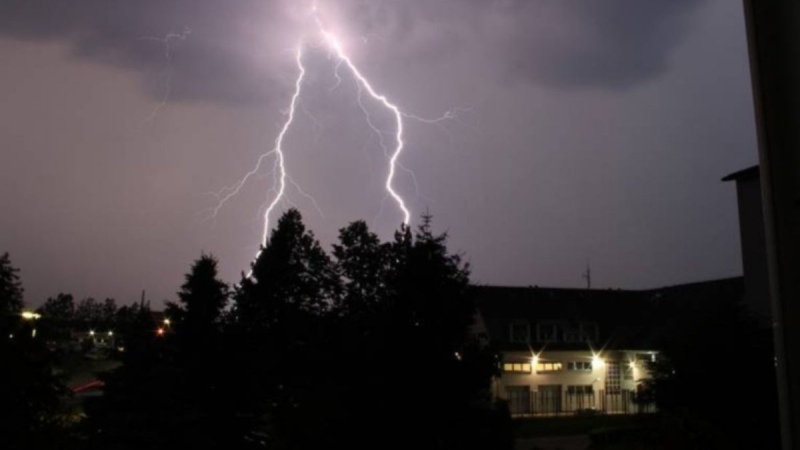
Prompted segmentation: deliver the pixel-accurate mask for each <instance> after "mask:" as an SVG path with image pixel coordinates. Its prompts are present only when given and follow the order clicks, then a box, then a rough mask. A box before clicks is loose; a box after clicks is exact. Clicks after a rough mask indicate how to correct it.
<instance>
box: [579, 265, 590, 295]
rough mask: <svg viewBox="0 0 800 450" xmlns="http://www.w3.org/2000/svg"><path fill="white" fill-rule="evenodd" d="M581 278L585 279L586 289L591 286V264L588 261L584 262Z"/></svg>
mask: <svg viewBox="0 0 800 450" xmlns="http://www.w3.org/2000/svg"><path fill="white" fill-rule="evenodd" d="M581 278H584V279H585V280H586V289H591V288H592V266H590V265H589V263H586V272H584V273H583V275H581Z"/></svg>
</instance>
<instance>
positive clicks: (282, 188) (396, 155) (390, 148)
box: [212, 6, 456, 277]
mask: <svg viewBox="0 0 800 450" xmlns="http://www.w3.org/2000/svg"><path fill="white" fill-rule="evenodd" d="M311 14H312V16H313V18H314V20H315V24H316V25H317V32H318V33H319V36H321V38H322V39H321V42H322V44H323V45H324V46H325V47H327V48H328V49H329V51H330V52H331V55H332V56H333V57H335V59H336V65H335V68H334V73H333V75H334V78H335V80H336V82H335V84H334V85H333V86H332V87H331V88H330V89H331V90H334V89H336V88H337V87H338V86H339V85H340V84H341V82H342V78H341V75H340V68H341V67H342V66H344V67H345V68H346V69H347V70H349V72H350V74H351V75H352V76H353V78H354V80H355V82H356V85H357V88H358V93H357V101H358V105H359V107H360V109H361V110H362V112H363V113H364V116H365V119H366V123H367V126H368V127H369V128H370V129H371V131H372V132H373V133H374V134H375V135H377V137H378V143H379V145H380V147H381V149H382V150H383V152H384V155H385V157H386V158H387V159H388V174H387V176H386V179H385V182H384V188H385V190H386V192H387V196H386V197H385V199H388V198H391V199H392V200H393V201H394V203H395V204H396V206H397V208H398V209H399V211H400V213H401V215H402V223H403V225H404V226H408V225H409V224H410V221H411V212H410V211H409V208H408V206H407V204H406V201H405V199H404V198H403V197H402V196H401V195H400V193H398V191H397V190H396V189H395V186H394V181H395V176H396V174H397V171H398V170H403V171H406V172H408V173H409V174H410V175H411V179H412V180H413V182H414V185H415V187H416V189H417V195H419V187H418V185H417V182H416V177H415V176H414V174H413V172H411V171H410V170H409V169H407V168H406V167H404V166H402V165H401V164H400V161H399V159H400V157H401V155H402V154H403V150H404V149H405V146H406V143H405V139H404V131H405V123H404V119H411V120H415V121H419V122H422V123H426V124H434V125H437V126H441V122H442V121H445V120H449V119H454V118H455V117H456V112H455V111H448V112H447V113H445V114H444V115H443V116H441V117H439V118H436V119H425V118H421V117H418V116H415V115H412V114H408V113H406V112H404V111H402V110H401V109H400V107H399V106H398V105H397V104H395V103H394V102H392V101H391V100H389V98H388V97H387V96H386V95H384V94H382V93H379V92H378V91H377V90H376V89H375V88H374V87H373V85H372V83H371V82H370V81H369V80H368V79H367V77H366V76H364V74H363V73H362V72H361V70H359V68H358V67H357V66H356V64H355V63H354V62H353V60H352V59H351V58H350V55H348V54H347V52H345V50H344V48H343V47H342V45H341V43H340V41H339V40H338V39H337V38H336V36H335V35H334V34H333V33H331V32H329V31H328V30H327V29H326V28H325V27H324V25H323V23H322V21H321V20H320V19H319V17H318V16H317V14H318V10H317V7H316V6H314V7H313V9H312V12H311ZM304 48H305V42H303V41H301V42H300V44H299V45H298V46H297V48H296V50H295V61H296V64H297V68H298V75H297V78H296V79H295V83H294V93H293V94H292V97H291V102H290V103H289V108H288V112H287V117H286V120H285V121H284V122H283V125H282V126H281V128H280V132H279V133H278V135H277V137H276V138H275V141H274V146H273V148H272V149H270V150H269V151H267V152H266V153H263V154H262V155H261V156H259V158H258V160H257V162H256V164H255V167H253V169H252V170H250V171H249V172H247V173H246V174H245V175H244V176H243V177H242V178H241V179H240V180H239V181H237V182H236V183H235V184H233V185H232V186H229V187H226V188H224V189H222V190H221V191H220V192H219V193H217V194H215V197H216V198H217V204H216V206H215V207H214V208H213V209H212V216H216V215H217V213H218V212H219V210H220V209H221V208H222V207H223V206H224V205H225V203H227V202H228V200H230V199H231V198H233V197H234V196H236V195H237V194H239V192H240V191H241V190H242V188H243V187H244V186H245V184H246V183H247V182H248V181H249V180H250V179H251V178H253V177H254V176H256V175H257V174H259V173H260V172H261V171H262V168H263V167H264V165H265V161H267V160H270V158H273V157H274V161H273V166H272V174H273V187H272V189H271V191H270V192H271V195H272V198H271V200H268V205H267V206H266V209H265V210H264V213H263V219H264V229H263V234H262V240H261V243H262V244H266V242H267V240H268V238H269V232H270V219H271V217H272V213H273V211H274V210H275V209H276V208H277V207H278V205H279V204H280V203H281V202H282V201H288V200H287V199H285V193H286V186H287V183H291V184H292V185H293V186H294V187H295V188H296V189H297V191H298V192H300V194H301V195H303V196H304V197H306V198H308V199H309V200H310V201H311V202H312V203H313V204H314V206H315V207H316V208H317V209H318V210H319V205H317V203H316V201H315V200H314V198H313V197H312V196H311V195H309V194H307V193H306V192H304V191H303V190H302V189H301V188H300V186H299V185H298V184H297V183H296V182H295V181H294V180H293V179H292V178H291V176H289V174H288V172H287V164H286V157H285V151H284V141H285V138H286V135H287V133H288V132H289V130H290V129H291V127H292V125H293V123H294V121H295V115H296V113H297V112H298V108H300V111H301V112H303V113H305V114H306V115H308V116H309V117H311V119H312V121H313V122H314V124H315V126H320V124H319V122H317V121H316V119H314V117H313V116H312V115H311V114H310V113H309V112H308V111H307V110H306V109H305V107H304V106H303V104H302V100H301V96H302V92H303V83H304V81H305V77H306V68H305V66H304V65H303V55H304V53H303V50H304ZM365 97H366V98H367V99H371V100H372V101H373V102H375V103H376V104H378V105H380V106H381V107H383V108H385V109H386V111H387V112H389V113H390V114H391V116H392V117H393V119H394V120H393V123H394V127H393V130H392V131H387V130H381V129H380V128H379V127H378V126H377V125H376V124H375V122H374V121H373V118H372V116H371V115H370V112H369V109H368V108H367V106H366V105H365V103H364V98H365ZM390 133H393V139H392V141H391V143H390V142H387V141H388V139H385V137H384V135H385V134H390ZM365 145H366V144H365ZM385 199H384V200H385ZM382 204H383V202H381V205H382ZM321 213H322V212H321V210H320V214H321ZM259 254H260V252H259ZM259 254H257V255H256V258H257V257H258V255H259ZM249 276H250V275H249V274H248V277H249Z"/></svg>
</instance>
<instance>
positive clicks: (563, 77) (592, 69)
mask: <svg viewBox="0 0 800 450" xmlns="http://www.w3.org/2000/svg"><path fill="white" fill-rule="evenodd" d="M700 3H702V0H671V1H668V2H667V1H663V0H605V1H603V2H593V1H580V2H578V1H570V2H565V1H561V0H537V1H529V0H497V1H494V2H489V1H486V0H442V1H436V2H431V1H427V0H384V1H375V0H340V1H333V0H331V1H328V2H320V10H321V13H320V14H321V16H322V17H324V19H325V20H326V22H327V23H326V25H328V24H329V25H328V26H331V27H333V28H334V29H336V30H337V31H338V32H339V33H340V34H341V35H343V36H344V39H345V40H346V41H347V42H348V43H350V44H351V45H354V46H359V45H361V46H364V47H365V48H367V49H368V51H369V56H368V58H369V60H370V64H373V65H375V66H386V65H392V64H398V61H400V64H402V61H407V60H409V59H416V60H422V61H426V60H430V61H439V62H441V61H447V60H449V59H454V60H455V59H460V58H461V59H463V58H469V59H470V60H473V61H475V63H476V64H477V63H480V64H487V63H489V64H494V65H496V66H499V67H501V70H499V71H497V73H496V76H497V77H498V82H508V81H524V82H529V83H534V84H537V85H543V86H548V87H555V88H602V89H624V88H627V87H631V86H635V85H637V84H639V83H642V82H646V81H648V80H650V79H652V78H654V77H657V76H658V75H659V74H661V73H663V72H664V71H665V70H667V69H668V66H669V58H670V51H671V49H672V48H673V47H674V46H675V45H676V43H678V42H679V41H680V39H681V38H682V36H684V35H685V33H686V32H687V30H688V29H689V28H690V27H691V25H692V12H693V11H694V10H696V9H697V7H698V5H699V4H700ZM310 5H311V3H310V2H298V1H288V0H239V1H236V2H223V1H220V0H137V1H135V2H132V1H128V0H82V1H80V2H64V1H59V0H6V1H4V2H2V4H0V36H5V37H10V38H16V39H30V40H57V41H61V42H64V43H66V44H67V45H69V46H70V48H71V50H72V52H73V54H74V56H75V57H76V58H83V59H86V60H90V61H95V62H98V63H102V64H110V65H113V66H117V67H122V68H125V69H129V70H133V71H136V72H137V73H139V74H141V77H142V78H141V79H142V86H143V89H145V90H146V92H147V93H148V94H149V95H150V96H152V97H153V98H161V97H163V96H164V95H165V92H166V91H165V90H166V86H165V80H166V77H167V76H171V77H172V80H173V83H172V86H171V92H170V98H171V99H172V100H173V101H181V100H187V101H212V102H222V103H235V104H243V103H245V104H246V103H253V102H255V103H258V102H261V101H263V100H264V99H267V98H270V97H272V96H273V95H276V92H277V90H278V89H280V90H281V91H282V90H283V88H284V86H283V84H281V83H284V84H285V82H286V81H285V79H284V78H285V77H284V75H285V73H286V72H287V71H289V70H292V69H293V68H292V60H291V57H290V55H291V53H290V49H291V48H292V47H293V46H294V45H295V43H296V42H297V40H298V39H299V38H300V37H301V36H303V35H307V34H308V31H309V30H310V29H311V28H310V25H312V24H313V23H312V21H310V20H309V15H308V12H309V11H310ZM187 31H190V34H188V35H187V36H186V39H185V40H183V39H178V38H176V36H177V35H180V34H182V33H185V32H187ZM171 35H172V36H173V37H172V38H168V36H171ZM382 55H384V56H382ZM364 58H367V56H364Z"/></svg>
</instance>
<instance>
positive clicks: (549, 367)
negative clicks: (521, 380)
mask: <svg viewBox="0 0 800 450" xmlns="http://www.w3.org/2000/svg"><path fill="white" fill-rule="evenodd" d="M563 369H564V365H563V364H562V363H560V362H540V363H538V364H536V373H549V372H560V371H561V370H563Z"/></svg>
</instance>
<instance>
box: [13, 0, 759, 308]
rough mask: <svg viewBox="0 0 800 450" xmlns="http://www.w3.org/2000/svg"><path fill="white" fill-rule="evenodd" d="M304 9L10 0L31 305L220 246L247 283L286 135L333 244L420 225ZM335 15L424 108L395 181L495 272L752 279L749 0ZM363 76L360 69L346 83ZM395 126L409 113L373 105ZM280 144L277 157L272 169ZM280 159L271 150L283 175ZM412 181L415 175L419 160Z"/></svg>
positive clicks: (478, 264) (16, 228)
mask: <svg viewBox="0 0 800 450" xmlns="http://www.w3.org/2000/svg"><path fill="white" fill-rule="evenodd" d="M310 6H311V3H310V2H303V1H296V0H283V1H278V0H240V1H235V2H233V1H222V0H216V1H214V0H137V1H130V0H80V1H69V2H67V1H61V0H3V1H2V2H0V56H2V62H1V63H0V252H3V251H8V252H10V254H11V258H12V262H13V264H14V265H15V266H17V267H19V268H20V269H21V276H22V281H23V283H24V286H25V288H26V301H27V302H28V303H29V304H33V305H37V304H40V303H41V302H42V301H44V299H45V298H47V297H48V296H54V295H55V294H57V293H58V292H70V293H72V294H73V295H75V296H76V297H79V298H81V297H86V296H93V297H95V298H105V297H114V298H116V299H117V301H118V302H120V303H128V302H131V301H133V300H136V299H138V298H139V295H140V293H141V291H142V289H146V290H147V293H148V297H149V298H150V299H152V300H153V301H154V303H155V304H156V305H160V301H161V300H163V299H166V300H174V299H175V294H174V293H175V292H176V291H177V290H178V289H179V286H180V284H181V283H182V281H183V274H184V273H186V272H187V271H188V269H189V266H190V264H191V263H192V261H193V260H194V259H196V258H197V257H199V256H200V254H201V251H204V252H210V253H213V254H214V255H216V256H217V257H218V258H219V259H220V269H221V273H222V276H223V277H224V279H225V280H226V281H228V282H231V283H233V282H236V281H238V280H239V277H240V274H241V272H242V271H246V270H247V269H248V267H249V263H250V261H251V259H252V257H253V255H254V254H255V252H256V250H257V248H258V244H259V241H260V240H261V234H262V226H263V221H262V218H261V214H263V211H264V207H265V202H269V201H270V200H271V199H272V198H273V195H274V193H273V192H271V191H270V188H271V187H272V185H273V184H272V183H273V181H274V180H273V177H272V173H271V171H270V170H263V171H262V172H261V173H260V174H259V175H258V176H257V177H254V178H252V179H251V180H250V181H249V182H248V183H247V184H246V185H245V187H244V188H243V190H242V191H241V193H240V195H239V196H237V197H235V198H233V199H232V200H231V201H229V202H227V203H226V204H225V205H223V207H222V208H220V209H219V211H218V214H217V215H216V217H212V214H211V212H212V210H213V209H214V207H215V206H216V205H217V200H216V197H215V194H218V193H220V192H221V191H222V189H224V188H225V187H226V186H231V185H233V184H234V183H235V182H236V181H237V180H239V179H240V178H241V177H242V176H243V175H244V174H245V173H247V172H248V171H249V170H251V169H252V168H253V165H254V164H255V163H256V161H257V159H258V157H259V156H260V155H261V154H262V153H264V152H266V151H269V150H270V149H271V148H272V146H273V141H274V139H275V138H276V135H277V133H278V132H279V129H280V126H281V125H282V123H283V121H284V120H285V118H286V116H285V114H286V113H287V106H288V104H289V101H290V99H291V95H292V90H293V88H294V82H295V77H296V76H297V67H296V65H295V60H294V48H295V47H296V46H297V43H298V42H299V41H300V40H303V39H305V42H306V44H307V46H306V52H305V54H304V64H305V66H306V70H307V77H306V79H305V83H304V85H303V89H304V92H303V97H302V98H301V103H300V105H301V106H302V107H301V108H300V111H299V112H298V114H297V117H296V122H295V123H294V127H293V128H292V129H290V130H289V133H288V134H287V136H286V140H285V143H284V150H285V152H286V165H287V168H288V170H289V172H290V174H291V176H292V179H293V180H295V181H296V182H297V184H298V185H299V186H301V187H302V189H303V191H304V192H305V193H307V194H308V195H310V196H312V197H313V198H314V199H315V200H316V203H317V205H318V206H319V209H317V208H316V207H315V205H314V204H313V203H312V202H311V201H310V200H309V199H308V197H306V196H304V195H302V194H301V193H300V192H298V190H297V189H296V187H294V186H291V185H290V187H289V189H288V192H287V193H288V196H287V201H285V202H283V203H281V205H280V206H281V209H283V210H285V209H286V208H288V207H290V206H292V205H294V206H296V207H297V208H299V209H300V211H301V212H302V213H303V215H304V218H305V221H306V223H307V225H308V226H309V227H310V228H311V229H312V230H313V231H314V232H315V234H316V235H317V237H318V238H319V239H320V240H321V241H322V243H323V244H324V245H325V247H326V248H329V246H330V243H331V242H333V240H334V239H335V237H336V235H337V233H338V231H337V230H338V229H339V228H341V227H343V226H345V225H346V224H347V223H348V222H350V221H353V220H356V219H361V218H363V219H365V220H367V221H368V223H369V224H370V226H371V227H372V229H373V230H374V231H376V232H378V233H379V234H380V235H381V236H382V237H383V238H385V239H388V238H390V237H391V236H392V233H393V231H394V230H395V229H397V228H398V226H399V225H400V223H401V221H402V215H401V214H400V212H399V210H398V209H397V207H396V206H395V204H394V203H393V202H392V201H391V200H388V199H386V192H385V190H384V189H383V182H384V179H385V177H386V173H387V157H386V156H385V155H384V153H383V151H382V150H381V149H380V147H379V139H378V136H376V135H375V134H374V133H371V131H370V129H369V127H368V125H367V123H366V121H365V116H364V113H363V112H362V111H361V109H360V108H359V105H358V102H357V98H358V97H357V94H358V87H357V85H356V83H355V81H354V79H353V77H352V76H350V74H349V73H348V72H347V71H346V70H344V69H343V68H342V67H341V66H340V67H339V70H338V71H337V64H336V62H337V60H336V58H335V57H334V55H332V54H331V52H330V51H329V50H328V49H326V48H325V47H324V46H323V45H321V44H320V37H319V35H318V34H317V33H315V26H314V22H313V20H310V19H309V11H310ZM319 7H320V10H319V13H318V16H319V17H321V18H322V20H324V21H325V25H326V27H329V28H330V29H331V30H334V31H335V33H336V35H337V36H338V38H339V40H340V41H341V43H342V45H343V47H344V49H345V51H346V52H348V54H349V55H350V56H351V57H352V59H353V61H354V62H355V63H356V64H357V65H358V66H359V67H360V68H361V70H362V71H363V73H364V75H365V76H367V77H368V78H369V80H370V81H371V82H372V84H373V86H374V87H375V88H376V89H377V90H378V91H379V92H381V93H384V94H386V95H387V96H388V98H390V99H391V100H392V101H394V102H395V103H397V104H398V105H399V106H400V107H401V108H402V109H403V110H404V111H406V112H407V113H409V114H414V115H417V116H420V117H425V118H435V117H438V116H440V115H442V114H444V113H445V112H447V111H456V112H457V115H456V118H454V119H451V120H449V121H445V122H440V123H437V124H429V123H422V122H419V121H413V120H407V121H406V130H405V137H406V140H407V148H406V149H405V151H404V153H403V154H402V155H401V158H400V162H401V163H402V165H403V167H404V168H405V169H400V170H399V171H398V174H397V178H396V181H395V186H396V188H397V190H398V191H399V192H400V193H401V194H402V195H403V197H404V198H405V199H406V200H407V201H408V204H409V206H410V207H411V209H412V212H413V219H412V220H415V221H417V222H418V220H417V219H418V217H419V215H420V214H421V213H422V212H424V211H425V210H426V209H427V210H428V211H430V213H432V214H433V216H434V225H435V228H436V229H437V230H441V231H445V230H446V231H448V233H449V235H450V248H451V250H453V251H457V252H463V253H464V255H465V257H466V259H467V260H468V261H469V262H470V263H471V265H472V273H473V281H474V282H478V283H487V284H502V285H540V286H555V287H579V286H584V285H585V281H584V280H583V279H582V277H581V274H582V273H583V271H584V270H585V268H586V265H587V263H590V264H591V268H592V276H593V285H594V287H600V288H606V287H614V288H617V287H619V288H649V287H658V286H664V285H670V284H677V283H684V282H690V281H698V280H704V279H711V278H718V277H725V276H733V275H738V274H740V273H741V263H740V254H739V242H738V223H737V216H736V196H735V188H734V186H733V185H731V184H729V183H722V182H720V178H721V177H722V176H724V175H726V174H728V173H730V172H733V171H736V170H739V169H741V168H744V167H746V166H749V165H752V164H754V163H755V162H756V143H755V129H754V122H753V108H752V99H751V92H750V81H749V67H748V60H747V51H746V38H745V34H744V18H743V12H742V5H741V3H740V2H738V1H731V0H670V1H664V0H652V1H646V0H604V1H602V2H598V1H593V0H586V1H563V0H498V1H494V2H492V1H489V0H438V1H434V0H328V1H323V0H320V2H319ZM337 73H338V74H339V75H340V78H341V82H340V83H338V84H337V79H336V74H337ZM364 103H365V105H366V107H367V109H368V111H369V112H370V113H371V115H372V116H373V120H374V123H375V124H376V125H377V126H378V127H380V128H381V129H383V130H384V131H385V134H384V135H383V137H384V139H386V140H388V141H391V139H392V133H393V128H392V127H393V123H392V121H391V120H390V118H391V117H390V116H389V115H388V114H387V112H386V111H385V110H383V109H381V108H380V105H378V104H377V103H375V102H370V101H368V100H367V99H366V98H365V102H364ZM270 161H272V160H270ZM271 164H272V163H271V162H270V163H268V164H267V166H268V167H271ZM412 172H413V176H412V175H411V173H412Z"/></svg>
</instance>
